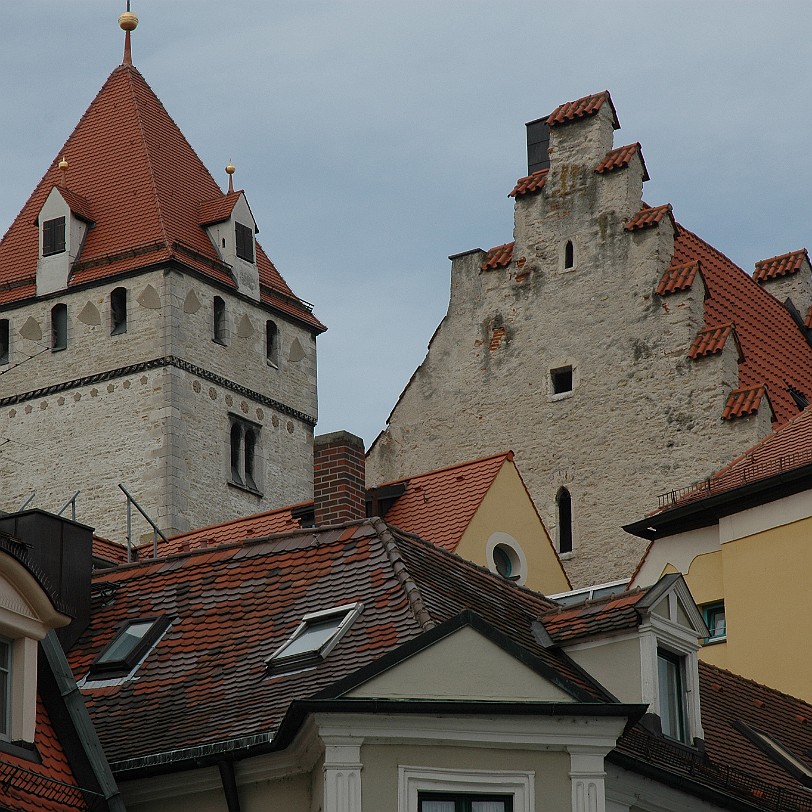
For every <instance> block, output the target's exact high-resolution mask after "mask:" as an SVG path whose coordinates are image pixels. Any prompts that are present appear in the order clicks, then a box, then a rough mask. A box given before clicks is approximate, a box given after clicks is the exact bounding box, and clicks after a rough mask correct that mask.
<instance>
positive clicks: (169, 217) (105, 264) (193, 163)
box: [0, 64, 325, 332]
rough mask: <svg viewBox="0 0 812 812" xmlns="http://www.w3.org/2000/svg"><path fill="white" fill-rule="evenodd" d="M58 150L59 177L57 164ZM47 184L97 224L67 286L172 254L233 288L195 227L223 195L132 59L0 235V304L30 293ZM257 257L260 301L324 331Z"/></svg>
mask: <svg viewBox="0 0 812 812" xmlns="http://www.w3.org/2000/svg"><path fill="white" fill-rule="evenodd" d="M63 155H64V156H65V157H66V158H67V159H68V161H69V164H70V172H69V175H68V178H67V182H65V178H64V177H63V174H62V170H61V169H60V168H59V159H60V158H61V157H62V156H63ZM54 186H60V187H63V186H67V187H68V189H69V191H70V192H72V193H73V194H75V195H78V196H80V198H81V199H83V200H84V201H87V204H88V205H89V206H90V207H92V211H93V220H94V222H95V226H94V228H92V229H91V230H90V231H88V233H87V238H86V241H85V244H84V246H83V248H82V253H81V255H80V256H79V258H78V261H77V263H76V264H75V265H74V267H73V268H72V270H71V274H70V277H69V281H68V285H69V287H73V286H76V285H81V284H84V283H88V282H94V281H99V280H105V279H109V278H111V277H115V276H119V275H121V274H124V273H128V272H131V271H134V270H137V269H140V268H148V267H152V266H155V265H158V264H164V263H166V262H170V261H171V262H174V263H176V264H180V265H182V266H183V267H185V268H187V269H189V270H191V271H193V272H196V273H199V274H202V275H204V276H206V277H208V278H210V279H212V280H214V281H215V282H218V283H221V284H223V285H228V286H229V287H232V288H235V289H236V287H237V285H236V282H235V280H234V277H233V276H232V274H231V271H230V268H229V267H228V265H226V264H224V263H223V262H222V261H221V260H220V258H219V256H218V254H217V251H216V250H215V248H214V246H213V245H212V243H211V241H210V240H209V238H208V235H207V234H206V231H205V230H204V228H203V227H202V226H201V225H200V208H201V205H202V204H204V203H205V204H207V205H209V206H211V205H212V201H217V200H219V199H221V198H226V197H228V196H227V195H225V194H224V193H223V192H222V190H221V189H220V187H219V186H218V184H217V182H216V181H215V180H214V178H213V177H212V176H211V174H210V173H209V171H208V170H207V169H206V167H205V166H204V165H203V162H202V161H201V160H200V158H199V157H198V156H197V153H196V152H195V151H194V149H193V148H192V147H191V145H190V144H189V142H188V141H187V140H186V138H185V137H184V136H183V133H181V131H180V129H179V128H178V126H177V125H176V124H175V122H174V121H173V120H172V118H171V117H170V115H169V114H168V113H167V112H166V110H165V108H164V106H163V105H162V104H161V102H160V100H159V99H158V97H157V96H156V95H155V93H154V92H153V91H152V89H151V88H150V87H149V85H148V84H147V83H146V81H145V80H144V78H143V77H142V76H141V74H140V73H139V72H138V70H137V69H136V68H134V67H133V66H132V65H129V64H123V65H120V66H119V67H117V68H116V69H115V70H114V71H113V72H112V73H111V74H110V76H109V78H108V79H107V81H106V82H105V83H104V86H103V87H102V89H101V90H100V91H99V93H98V94H97V96H96V98H95V99H94V100H93V102H92V103H91V105H90V107H89V108H88V109H87V111H86V112H85V114H84V115H83V116H82V118H81V119H80V121H79V123H78V124H77V125H76V129H75V130H74V131H73V133H72V134H71V136H70V138H68V140H67V142H66V143H65V146H64V147H63V148H62V149H61V150H60V151H59V152H58V153H57V158H55V159H54V160H53V161H52V162H51V165H50V167H49V168H48V171H47V172H46V173H45V175H44V177H43V178H42V180H41V181H40V182H39V184H38V185H37V188H36V189H35V190H34V192H33V194H32V195H31V197H30V198H29V199H28V201H27V202H26V204H25V206H24V207H23V209H22V211H21V212H20V214H19V215H18V216H17V218H16V219H15V220H14V222H13V223H12V225H11V227H10V228H9V230H8V232H6V235H5V236H4V237H3V239H2V241H0V304H5V303H8V302H12V301H17V300H20V299H26V298H31V297H33V296H35V295H36V269H37V259H38V255H39V243H38V234H37V229H36V228H34V227H32V223H34V222H36V220H37V217H38V215H39V212H40V209H41V208H42V205H43V204H44V202H45V200H46V198H47V196H48V194H49V192H50V191H51V189H52V188H53V187H54ZM256 261H257V267H258V270H259V281H260V295H261V298H262V300H263V301H264V302H266V303H267V304H270V305H272V306H274V307H275V308H277V309H279V310H281V311H283V312H285V313H286V314H288V315H289V316H290V317H292V318H294V319H296V320H298V321H300V322H303V323H304V324H306V325H307V326H308V327H310V328H311V329H314V330H316V331H318V332H321V331H322V330H324V329H325V327H324V325H322V323H321V322H320V321H319V320H318V319H317V318H316V317H315V316H314V315H313V314H312V312H311V309H310V307H309V305H307V304H306V303H304V302H303V301H302V300H300V299H299V298H298V297H297V296H296V295H295V294H294V293H293V291H291V289H290V288H289V287H288V285H287V283H286V282H285V281H284V279H282V277H281V275H280V274H279V272H278V271H277V270H276V268H275V267H274V265H273V263H272V262H271V261H270V259H269V258H268V256H267V255H266V254H265V252H264V251H263V250H262V248H261V247H260V246H259V245H257V251H256Z"/></svg>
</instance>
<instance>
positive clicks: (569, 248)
mask: <svg viewBox="0 0 812 812" xmlns="http://www.w3.org/2000/svg"><path fill="white" fill-rule="evenodd" d="M574 266H575V247H574V246H573V244H572V240H567V244H566V245H565V246H564V268H565V269H566V268H573V267H574Z"/></svg>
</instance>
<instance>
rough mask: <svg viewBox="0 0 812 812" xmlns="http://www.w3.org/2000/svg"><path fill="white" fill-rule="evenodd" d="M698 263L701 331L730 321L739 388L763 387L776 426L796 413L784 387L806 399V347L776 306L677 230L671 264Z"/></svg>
mask: <svg viewBox="0 0 812 812" xmlns="http://www.w3.org/2000/svg"><path fill="white" fill-rule="evenodd" d="M696 261H699V262H700V263H701V266H702V278H703V279H704V280H705V285H706V287H707V289H708V297H707V298H706V299H705V326H706V328H709V327H712V326H715V325H722V324H729V323H731V322H732V323H733V324H734V326H735V329H736V336H737V338H738V340H739V344H740V346H741V350H742V353H743V355H744V360H743V361H742V362H741V363H740V364H739V389H740V390H745V389H755V388H757V387H759V386H766V387H767V391H768V392H769V399H770V404H771V406H772V408H773V411H774V413H775V418H776V422H777V424H778V425H782V424H784V423H786V422H787V420H789V419H790V418H792V417H794V416H795V415H796V414H798V406H797V404H796V403H795V401H794V400H793V398H792V395H791V394H790V393H789V391H788V389H787V387H788V386H794V387H795V388H796V389H798V390H799V391H801V392H803V393H804V394H806V395H807V396H808V397H812V347H810V346H809V344H807V342H806V339H805V338H804V336H803V335H802V334H801V331H800V330H799V329H798V326H797V325H796V323H795V321H794V320H793V318H792V316H791V315H790V313H789V312H788V311H787V309H786V308H785V307H784V306H783V305H781V303H780V302H779V301H778V300H777V299H775V298H774V297H773V296H771V295H770V294H769V293H767V292H766V291H765V290H762V288H761V287H759V285H757V284H755V283H754V282H753V280H752V279H751V278H750V277H749V276H748V275H747V274H746V273H745V272H744V271H743V270H741V268H739V267H738V266H736V265H735V264H734V263H733V262H732V261H731V260H729V259H728V258H727V257H726V256H725V255H724V254H722V253H721V252H720V251H717V250H716V249H715V248H713V247H711V246H710V245H708V243H706V242H705V241H704V240H702V239H700V238H699V237H697V236H696V234H693V233H692V232H690V231H688V230H687V229H686V228H683V227H682V226H678V236H677V239H676V241H675V243H674V259H673V264H686V263H691V262H696Z"/></svg>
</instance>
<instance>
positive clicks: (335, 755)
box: [322, 736, 362, 812]
mask: <svg viewBox="0 0 812 812" xmlns="http://www.w3.org/2000/svg"><path fill="white" fill-rule="evenodd" d="M322 741H324V812H361V767H362V765H361V740H360V739H354V738H342V737H339V736H329V737H326V738H325V737H322Z"/></svg>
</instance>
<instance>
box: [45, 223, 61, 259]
mask: <svg viewBox="0 0 812 812" xmlns="http://www.w3.org/2000/svg"><path fill="white" fill-rule="evenodd" d="M64 250H65V218H64V217H56V218H55V219H53V220H46V221H45V222H44V223H43V224H42V255H43V256H45V257H47V256H49V255H50V254H61V253H62V252H63V251H64Z"/></svg>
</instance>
